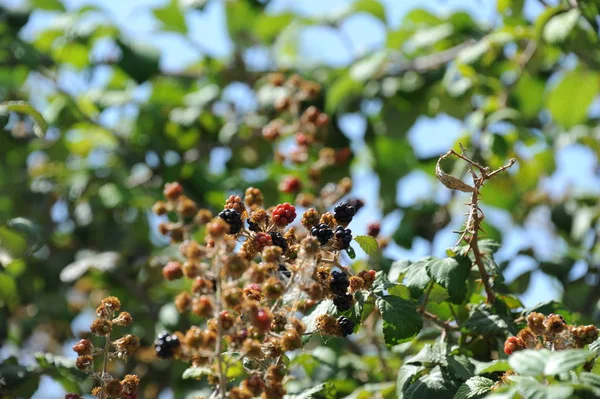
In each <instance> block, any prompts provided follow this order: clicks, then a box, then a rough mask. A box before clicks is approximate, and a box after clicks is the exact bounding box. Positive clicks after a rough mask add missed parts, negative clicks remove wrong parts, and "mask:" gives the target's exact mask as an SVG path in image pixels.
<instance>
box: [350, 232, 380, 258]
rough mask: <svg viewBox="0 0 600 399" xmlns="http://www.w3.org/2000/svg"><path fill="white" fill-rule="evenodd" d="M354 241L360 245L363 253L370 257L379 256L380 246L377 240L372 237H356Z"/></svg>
mask: <svg viewBox="0 0 600 399" xmlns="http://www.w3.org/2000/svg"><path fill="white" fill-rule="evenodd" d="M354 241H356V242H357V243H358V245H360V247H361V248H362V250H363V251H365V253H366V254H367V255H369V256H370V257H374V256H377V255H379V244H378V243H377V240H376V239H375V238H373V237H371V236H356V237H354Z"/></svg>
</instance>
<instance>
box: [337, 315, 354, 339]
mask: <svg viewBox="0 0 600 399" xmlns="http://www.w3.org/2000/svg"><path fill="white" fill-rule="evenodd" d="M337 324H338V325H339V326H340V332H341V333H342V336H343V337H346V336H348V335H350V334H352V333H353V332H354V322H353V321H352V320H350V319H349V318H347V317H346V316H340V317H339V318H338V319H337Z"/></svg>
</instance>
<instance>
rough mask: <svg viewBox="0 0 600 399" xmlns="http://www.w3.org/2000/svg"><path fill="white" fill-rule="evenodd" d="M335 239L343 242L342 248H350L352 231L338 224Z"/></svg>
mask: <svg viewBox="0 0 600 399" xmlns="http://www.w3.org/2000/svg"><path fill="white" fill-rule="evenodd" d="M335 239H336V240H337V241H338V242H340V243H341V244H342V249H348V247H349V246H350V242H351V241H352V231H351V230H350V229H345V228H343V227H342V226H338V227H337V228H336V229H335Z"/></svg>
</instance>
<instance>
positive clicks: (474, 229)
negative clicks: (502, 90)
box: [436, 143, 516, 303]
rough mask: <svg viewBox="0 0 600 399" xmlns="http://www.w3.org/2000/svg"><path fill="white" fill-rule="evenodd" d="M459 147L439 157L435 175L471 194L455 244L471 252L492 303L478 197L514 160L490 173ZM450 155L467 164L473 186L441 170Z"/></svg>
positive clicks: (492, 296) (452, 187) (453, 186)
mask: <svg viewBox="0 0 600 399" xmlns="http://www.w3.org/2000/svg"><path fill="white" fill-rule="evenodd" d="M459 146H460V148H461V153H459V152H456V151H454V150H450V151H448V152H447V153H446V154H444V155H442V156H441V157H440V159H439V160H438V163H437V165H436V175H437V177H438V179H439V180H440V182H442V184H444V185H445V186H446V187H448V188H450V189H453V190H460V191H463V192H470V193H471V202H470V203H469V204H468V205H469V212H468V214H467V215H468V217H467V221H466V223H465V228H464V230H462V231H458V232H457V233H460V234H461V235H460V238H459V240H458V242H457V243H456V244H457V245H459V244H460V243H461V242H462V241H465V242H466V243H467V244H468V245H469V250H471V251H472V252H473V256H474V258H475V264H476V265H477V268H478V269H479V274H480V275H481V282H482V283H483V287H484V289H485V293H486V295H487V302H488V303H493V302H494V301H495V300H496V294H495V292H494V289H493V287H492V283H491V282H490V275H489V273H488V272H487V270H486V268H485V265H484V263H483V256H482V255H481V251H480V250H479V242H478V240H479V231H480V230H482V231H483V229H482V228H481V222H482V221H483V219H484V217H485V216H484V214H483V211H482V210H481V208H480V207H479V195H480V192H481V188H482V187H483V185H484V184H485V181H486V180H488V179H490V178H492V177H494V176H495V175H497V174H498V173H500V172H502V171H504V170H506V169H508V168H510V167H511V166H512V165H514V163H515V162H516V160H515V159H514V158H513V159H511V160H510V161H509V162H508V163H507V164H506V165H504V166H502V167H500V168H498V169H496V170H494V171H491V172H490V169H489V168H487V167H484V166H481V165H480V164H478V163H477V162H475V161H473V160H471V159H469V158H468V157H467V156H466V155H465V148H464V147H463V145H462V144H461V143H459ZM451 155H454V156H456V157H458V158H460V159H462V160H463V161H465V162H466V163H467V168H468V170H469V173H470V174H471V177H472V178H473V186H469V185H468V184H466V183H464V182H463V181H461V180H459V179H457V178H456V177H454V176H450V175H448V174H446V173H445V172H444V171H443V170H442V169H441V166H440V162H441V161H442V160H443V159H445V158H447V157H449V156H451ZM475 168H476V169H477V170H478V172H479V174H477V172H475Z"/></svg>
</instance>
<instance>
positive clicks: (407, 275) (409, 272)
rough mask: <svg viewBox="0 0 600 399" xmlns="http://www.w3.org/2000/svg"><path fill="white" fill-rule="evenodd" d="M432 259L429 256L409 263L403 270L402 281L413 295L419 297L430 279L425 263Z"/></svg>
mask: <svg viewBox="0 0 600 399" xmlns="http://www.w3.org/2000/svg"><path fill="white" fill-rule="evenodd" d="M431 259H433V258H432V257H431V256H428V257H426V258H423V259H421V260H419V261H418V262H415V263H413V264H411V265H409V266H408V267H407V268H406V269H405V270H403V273H402V274H403V275H404V280H403V283H404V285H406V286H407V287H408V288H409V289H410V292H411V293H412V296H413V297H415V298H416V297H419V296H420V295H421V293H422V292H423V290H424V289H425V287H427V284H429V282H430V281H431V278H430V277H429V274H428V273H427V263H428V262H429V261H430V260H431Z"/></svg>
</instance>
